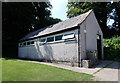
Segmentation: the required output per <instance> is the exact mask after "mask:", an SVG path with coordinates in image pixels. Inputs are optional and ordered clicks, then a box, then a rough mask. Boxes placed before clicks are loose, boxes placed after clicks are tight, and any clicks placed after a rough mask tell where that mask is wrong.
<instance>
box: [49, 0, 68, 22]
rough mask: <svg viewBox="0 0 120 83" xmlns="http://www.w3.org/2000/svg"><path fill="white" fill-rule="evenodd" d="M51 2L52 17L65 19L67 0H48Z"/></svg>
mask: <svg viewBox="0 0 120 83" xmlns="http://www.w3.org/2000/svg"><path fill="white" fill-rule="evenodd" d="M50 1H51V4H52V7H53V8H52V11H51V13H52V17H54V18H59V19H61V20H66V19H68V18H67V13H66V12H67V3H68V1H67V0H50Z"/></svg>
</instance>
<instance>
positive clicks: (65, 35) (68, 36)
mask: <svg viewBox="0 0 120 83" xmlns="http://www.w3.org/2000/svg"><path fill="white" fill-rule="evenodd" d="M74 37H75V34H74V33H73V32H72V33H66V34H64V36H63V37H62V39H72V38H74Z"/></svg>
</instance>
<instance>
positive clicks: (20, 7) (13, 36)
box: [2, 2, 61, 57]
mask: <svg viewBox="0 0 120 83" xmlns="http://www.w3.org/2000/svg"><path fill="white" fill-rule="evenodd" d="M51 7H52V6H51V5H50V3H49V2H41V3H40V2H36V3H35V2H34V3H32V2H25V3H23V2H16V3H15V2H14V3H13V2H3V3H2V27H3V29H2V45H3V46H2V47H3V56H10V57H12V56H17V49H18V40H19V39H21V38H22V37H24V36H25V35H26V34H28V33H29V32H32V31H34V30H37V29H40V28H43V27H45V26H48V25H51V24H54V23H57V22H59V21H61V20H60V19H54V18H52V17H50V15H51V14H50V12H51V11H50V9H51Z"/></svg>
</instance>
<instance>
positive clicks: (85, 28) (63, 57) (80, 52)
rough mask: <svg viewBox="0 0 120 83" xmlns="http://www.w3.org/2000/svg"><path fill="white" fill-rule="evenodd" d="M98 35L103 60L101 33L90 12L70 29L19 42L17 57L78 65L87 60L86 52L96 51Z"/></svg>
mask: <svg viewBox="0 0 120 83" xmlns="http://www.w3.org/2000/svg"><path fill="white" fill-rule="evenodd" d="M63 23H64V21H63ZM78 23H80V22H78ZM43 31H44V30H43ZM98 35H101V47H102V48H101V54H102V55H101V57H102V59H104V56H103V43H102V38H103V33H102V31H101V29H100V27H99V24H98V22H97V20H96V18H95V15H94V12H93V11H92V10H90V11H89V12H88V13H87V15H86V16H85V18H84V19H83V20H82V21H81V23H80V24H77V26H74V27H72V28H71V29H66V30H63V31H61V32H57V33H55V34H48V35H45V36H42V37H37V38H34V37H33V38H31V39H29V40H24V41H20V42H19V48H18V53H19V54H18V56H19V57H20V58H27V59H37V60H51V61H60V62H74V63H77V65H79V64H80V61H81V60H85V59H87V58H88V55H87V51H96V50H97V38H98Z"/></svg>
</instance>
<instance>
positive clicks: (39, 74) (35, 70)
mask: <svg viewBox="0 0 120 83" xmlns="http://www.w3.org/2000/svg"><path fill="white" fill-rule="evenodd" d="M92 78H93V76H92V75H89V74H85V73H79V72H74V71H71V70H66V69H62V68H57V67H53V66H48V65H44V64H40V63H33V62H28V61H21V60H16V59H8V58H2V81H92V80H93V79H92Z"/></svg>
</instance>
